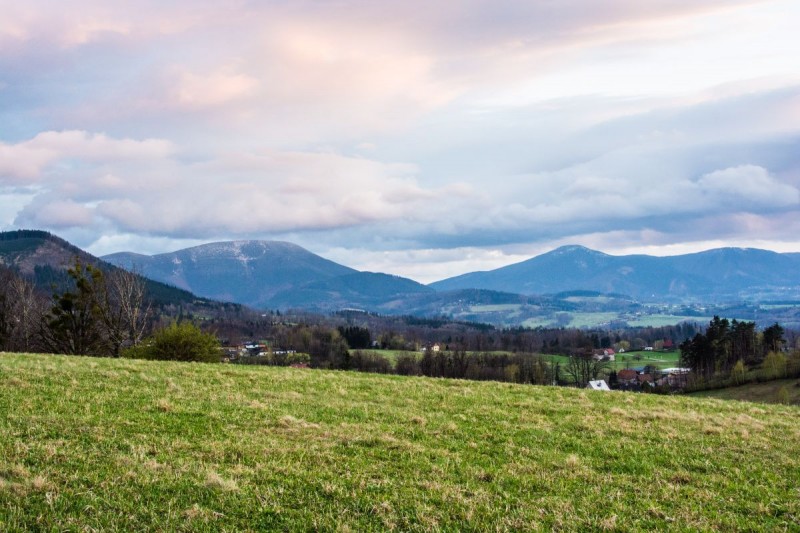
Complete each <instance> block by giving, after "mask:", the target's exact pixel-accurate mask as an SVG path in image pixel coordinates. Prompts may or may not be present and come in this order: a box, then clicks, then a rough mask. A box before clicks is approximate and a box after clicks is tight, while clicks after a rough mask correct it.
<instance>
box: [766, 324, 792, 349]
mask: <svg viewBox="0 0 800 533" xmlns="http://www.w3.org/2000/svg"><path fill="white" fill-rule="evenodd" d="M784 333H785V331H784V329H783V328H782V327H781V326H780V325H779V324H778V323H777V322H776V323H775V324H773V325H771V326H770V327H768V328H767V329H765V330H764V335H763V338H762V340H761V346H762V350H763V353H764V354H767V353H769V352H779V351H781V350H782V349H783V345H784V344H785V343H786V340H784V338H783V334H784Z"/></svg>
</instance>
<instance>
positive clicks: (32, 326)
mask: <svg viewBox="0 0 800 533" xmlns="http://www.w3.org/2000/svg"><path fill="white" fill-rule="evenodd" d="M7 297H8V299H9V303H8V304H7V305H8V306H9V309H10V311H11V317H12V321H11V326H12V331H11V335H10V339H9V341H10V342H9V346H10V348H11V349H12V350H15V351H21V352H31V351H35V350H37V349H39V348H41V342H40V339H39V333H40V330H41V326H42V320H43V319H44V315H45V313H46V307H47V302H46V300H45V298H44V297H43V296H42V295H41V294H39V293H38V291H37V290H36V287H34V285H33V283H31V282H29V281H28V280H26V279H24V278H22V277H20V276H14V277H13V278H12V279H11V282H10V283H9V286H8V291H7ZM9 304H10V305H9Z"/></svg>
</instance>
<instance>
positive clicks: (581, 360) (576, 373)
mask: <svg viewBox="0 0 800 533" xmlns="http://www.w3.org/2000/svg"><path fill="white" fill-rule="evenodd" d="M608 368H609V363H608V362H607V361H597V360H595V359H594V358H593V357H592V355H591V354H582V355H573V356H571V357H570V358H569V361H567V364H566V365H565V366H564V374H565V375H566V376H567V377H568V378H569V380H570V381H571V382H573V383H574V384H575V386H576V387H579V388H583V387H586V385H587V384H588V383H589V381H592V380H595V379H597V378H598V377H599V376H600V374H601V373H602V372H604V371H606V370H608Z"/></svg>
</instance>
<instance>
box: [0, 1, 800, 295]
mask: <svg viewBox="0 0 800 533" xmlns="http://www.w3.org/2000/svg"><path fill="white" fill-rule="evenodd" d="M0 9H1V12H2V13H3V16H2V17H1V18H0V230H10V229H17V228H34V229H44V230H48V231H51V232H53V233H55V234H57V235H59V236H61V237H63V238H65V239H67V240H69V241H70V242H72V243H73V244H76V245H78V246H80V247H82V248H85V249H87V250H89V251H90V252H92V253H94V254H97V255H103V254H107V253H112V252H118V251H134V252H138V253H146V254H153V253H160V252H168V251H174V250H177V249H180V248H185V247H188V246H194V245H198V244H202V243H206V242H214V241H223V240H239V239H268V240H286V241H290V242H294V243H296V244H299V245H301V246H303V247H305V248H307V249H309V250H311V251H312V252H314V253H317V254H320V255H322V256H323V257H326V258H328V259H332V260H334V261H337V262H340V263H342V264H345V265H347V266H350V267H353V268H357V269H360V270H369V271H380V272H386V273H392V274H397V275H401V276H407V277H410V278H412V279H415V280H417V281H420V282H431V281H435V280H439V279H443V278H446V277H449V276H453V275H458V274H461V273H465V272H470V271H475V270H488V269H493V268H497V267H500V266H504V265H507V264H511V263H514V262H518V261H521V260H524V259H527V258H529V257H532V256H535V255H538V254H540V253H544V252H546V251H549V250H551V249H553V248H556V247H558V246H560V245H564V244H581V245H584V246H588V247H590V248H594V249H597V250H601V251H604V252H607V253H612V254H626V253H649V254H653V255H672V254H678V253H686V252H692V251H699V250H704V249H709V248H715V247H720V246H743V247H758V248H766V249H771V250H775V251H780V252H800V34H798V31H797V28H798V27H800V2H797V0H764V1H756V0H750V1H736V0H724V1H723V0H702V1H697V0H649V1H647V2H642V1H640V0H604V1H603V2H597V1H596V0H559V1H557V2H555V1H537V2H531V1H529V0H459V1H453V0H439V1H436V2H428V1H425V2H422V1H419V0H405V1H403V2H394V1H392V2H390V1H381V0H329V1H326V0H291V1H289V0H281V1H278V0H275V1H270V0H262V1H244V0H228V1H224V2H223V1H215V2H212V1H206V0H191V1H188V0H175V1H171V2H157V1H149V0H137V1H136V2H133V1H127V0H119V1H115V2H107V1H105V0H102V1H101V0H72V1H70V2H68V3H67V2H61V1H45V0H27V1H26V2H19V1H17V0H0Z"/></svg>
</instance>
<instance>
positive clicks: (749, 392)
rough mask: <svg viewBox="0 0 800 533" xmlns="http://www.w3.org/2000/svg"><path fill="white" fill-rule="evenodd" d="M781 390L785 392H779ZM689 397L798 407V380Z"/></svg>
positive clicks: (711, 391) (761, 384)
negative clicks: (785, 404) (786, 404)
mask: <svg viewBox="0 0 800 533" xmlns="http://www.w3.org/2000/svg"><path fill="white" fill-rule="evenodd" d="M782 390H783V391H785V392H781V391H782ZM690 396H696V397H698V398H719V399H722V400H743V401H748V402H763V403H787V402H788V403H789V404H791V405H800V380H799V379H777V380H774V381H766V382H763V383H748V384H747V385H742V386H740V387H728V388H725V389H715V390H706V391H698V392H693V393H691V394H690Z"/></svg>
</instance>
